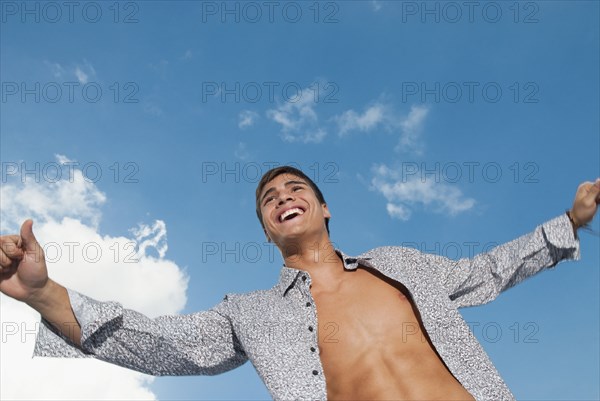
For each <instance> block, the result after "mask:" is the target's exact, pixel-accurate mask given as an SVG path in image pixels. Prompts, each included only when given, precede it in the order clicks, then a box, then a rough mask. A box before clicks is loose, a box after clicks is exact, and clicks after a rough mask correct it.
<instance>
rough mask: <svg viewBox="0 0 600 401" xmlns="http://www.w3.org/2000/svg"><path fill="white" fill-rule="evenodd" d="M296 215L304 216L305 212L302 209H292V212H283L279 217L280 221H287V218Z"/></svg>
mask: <svg viewBox="0 0 600 401" xmlns="http://www.w3.org/2000/svg"><path fill="white" fill-rule="evenodd" d="M295 213H297V214H299V215H302V214H304V211H303V210H302V209H299V208H297V207H295V208H293V209H290V210H286V211H285V212H283V213H282V214H281V216H279V221H283V220H285V218H286V217H288V216H289V215H291V214H295Z"/></svg>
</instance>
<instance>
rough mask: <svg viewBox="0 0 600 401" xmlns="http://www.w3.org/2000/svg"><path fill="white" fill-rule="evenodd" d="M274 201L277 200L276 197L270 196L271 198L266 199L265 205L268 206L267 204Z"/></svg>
mask: <svg viewBox="0 0 600 401" xmlns="http://www.w3.org/2000/svg"><path fill="white" fill-rule="evenodd" d="M273 199H275V197H274V196H269V197H267V198H265V201H264V204H265V205H266V204H267V203H269V202H271V201H272V200H273Z"/></svg>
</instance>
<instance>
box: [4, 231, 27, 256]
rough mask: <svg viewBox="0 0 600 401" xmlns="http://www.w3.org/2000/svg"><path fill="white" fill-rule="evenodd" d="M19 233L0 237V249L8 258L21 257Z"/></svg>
mask: <svg viewBox="0 0 600 401" xmlns="http://www.w3.org/2000/svg"><path fill="white" fill-rule="evenodd" d="M20 239H21V237H20V236H19V235H5V236H2V237H0V250H2V251H3V252H4V253H5V254H6V256H8V257H9V258H21V257H23V250H22V249H21V248H20V247H19V241H20Z"/></svg>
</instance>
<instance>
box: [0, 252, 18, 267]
mask: <svg viewBox="0 0 600 401" xmlns="http://www.w3.org/2000/svg"><path fill="white" fill-rule="evenodd" d="M15 262H17V261H15V260H14V259H12V258H9V257H8V256H7V255H6V253H4V251H1V250H0V268H2V269H7V268H9V267H10V266H12V265H13V264H14V263H15Z"/></svg>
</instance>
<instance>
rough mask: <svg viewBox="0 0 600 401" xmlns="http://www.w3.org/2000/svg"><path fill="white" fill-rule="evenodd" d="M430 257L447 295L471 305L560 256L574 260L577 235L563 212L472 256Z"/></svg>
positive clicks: (459, 305)
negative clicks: (458, 257)
mask: <svg viewBox="0 0 600 401" xmlns="http://www.w3.org/2000/svg"><path fill="white" fill-rule="evenodd" d="M434 258H435V260H434V264H435V267H436V268H438V269H440V270H439V271H440V272H441V277H442V281H443V284H444V286H445V287H446V290H447V291H448V294H449V296H450V299H452V300H453V301H454V302H455V303H456V305H457V307H464V306H473V305H480V304H484V303H487V302H489V301H491V300H493V299H494V298H496V297H497V296H498V294H499V293H501V292H502V291H505V290H506V289H508V288H510V287H512V286H514V285H515V284H518V283H519V282H521V281H523V280H524V279H526V278H527V277H530V276H532V275H534V274H536V273H538V272H540V271H542V270H544V269H547V268H552V267H554V266H556V264H557V263H558V262H560V261H562V260H567V259H573V260H578V259H579V258H580V253H579V239H577V238H576V237H575V235H574V233H573V228H572V226H571V222H570V221H569V218H568V217H567V216H566V214H563V215H561V216H558V217H556V218H554V219H552V220H550V221H548V222H546V223H544V224H542V225H540V226H538V227H536V229H535V230H534V231H533V232H531V233H529V234H526V235H523V236H521V237H519V238H517V239H515V240H513V241H510V242H507V243H505V244H503V245H499V246H497V247H495V248H494V249H492V250H491V251H489V252H486V253H483V254H480V255H477V256H475V257H474V258H471V259H468V258H463V259H459V260H457V261H456V260H451V259H448V258H445V257H442V256H434Z"/></svg>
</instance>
